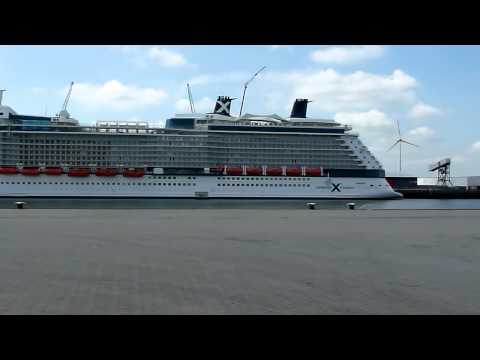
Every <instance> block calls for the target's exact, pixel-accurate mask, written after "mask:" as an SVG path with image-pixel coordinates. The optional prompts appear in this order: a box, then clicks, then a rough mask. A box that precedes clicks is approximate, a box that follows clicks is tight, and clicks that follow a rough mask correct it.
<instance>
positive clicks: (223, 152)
mask: <svg viewBox="0 0 480 360" xmlns="http://www.w3.org/2000/svg"><path fill="white" fill-rule="evenodd" d="M70 92H71V88H70V91H69V95H68V96H67V99H66V100H65V104H64V107H63V109H62V111H60V112H59V114H58V115H56V116H53V117H48V116H32V115H21V114H18V113H17V112H16V111H14V110H13V109H12V108H11V107H9V106H6V105H2V101H1V95H3V92H0V196H1V197H69V198H71V197H96V198H199V199H208V198H292V199H295V198H299V199H322V198H324V199H339V198H342V199H392V198H400V197H401V196H402V195H401V194H399V193H397V192H395V191H394V190H393V189H392V188H391V187H390V185H389V184H388V182H387V181H386V180H385V171H384V169H383V168H382V166H381V164H380V163H379V162H378V161H377V159H376V158H375V157H374V155H373V154H372V153H370V151H369V150H368V149H367V148H366V147H365V145H363V144H362V142H361V141H360V139H359V136H358V134H356V133H353V132H352V128H351V127H350V126H349V125H345V124H340V123H337V122H335V121H332V120H325V119H318V118H309V117H307V105H308V102H309V101H308V100H307V99H297V100H296V101H295V102H294V104H293V107H292V111H291V114H290V116H289V117H282V116H279V115H277V114H269V115H254V114H249V113H246V114H244V115H242V116H234V115H232V114H231V113H230V108H231V104H232V100H233V99H231V98H230V97H227V96H220V97H218V100H217V102H216V104H215V107H214V109H213V112H211V113H206V114H203V113H187V114H177V115H175V116H173V117H171V118H169V119H167V120H166V122H165V126H164V127H150V126H149V125H148V124H147V123H129V122H97V123H96V124H95V125H81V124H80V123H79V121H78V120H76V119H74V118H72V117H71V116H70V114H69V113H68V111H67V109H66V104H67V102H68V98H69V96H70Z"/></svg>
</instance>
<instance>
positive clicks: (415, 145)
mask: <svg viewBox="0 0 480 360" xmlns="http://www.w3.org/2000/svg"><path fill="white" fill-rule="evenodd" d="M401 141H402V142H404V143H406V144H409V145H413V146H416V147H420V146H418V145H415V144H412V143H411V142H408V141H406V140H403V139H402V140H401Z"/></svg>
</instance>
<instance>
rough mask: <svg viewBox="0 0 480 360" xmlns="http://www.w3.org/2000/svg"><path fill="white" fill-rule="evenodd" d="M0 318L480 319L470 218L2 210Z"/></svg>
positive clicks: (478, 251) (479, 237)
mask: <svg viewBox="0 0 480 360" xmlns="http://www.w3.org/2000/svg"><path fill="white" fill-rule="evenodd" d="M0 227H1V228H0V314H479V313H480V284H479V279H480V211H475V210H458V211H452V210H353V211H352V210H350V211H349V210H307V209H305V210H263V209H260V210H259V209H252V210H246V209H241V210H226V209H221V210H212V209H197V210H184V209H181V210H179V209H177V210H174V209H159V210H152V209H149V210H116V209H114V210H112V209H110V210H100V209H89V210H86V209H85V210H40V209H35V210H34V209H23V210H17V209H11V210H10V209H1V210H0Z"/></svg>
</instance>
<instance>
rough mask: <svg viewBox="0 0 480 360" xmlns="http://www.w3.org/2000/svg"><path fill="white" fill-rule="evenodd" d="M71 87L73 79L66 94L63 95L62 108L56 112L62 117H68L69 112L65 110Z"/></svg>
mask: <svg viewBox="0 0 480 360" xmlns="http://www.w3.org/2000/svg"><path fill="white" fill-rule="evenodd" d="M72 88H73V81H72V82H71V83H70V88H69V89H68V93H67V96H66V97H65V101H64V102H63V106H62V110H61V111H60V113H59V114H58V116H59V117H64V118H69V117H70V114H69V113H68V111H67V105H68V102H69V100H70V95H71V94H72Z"/></svg>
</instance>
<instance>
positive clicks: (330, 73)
mask: <svg viewBox="0 0 480 360" xmlns="http://www.w3.org/2000/svg"><path fill="white" fill-rule="evenodd" d="M264 78H265V80H267V81H271V82H273V83H275V84H274V85H275V86H281V87H283V88H285V89H286V91H290V97H289V98H287V99H284V100H283V101H282V103H283V104H279V106H281V105H284V106H285V103H288V104H291V103H292V102H293V100H294V99H295V98H309V99H310V100H313V103H312V104H310V106H311V107H312V108H316V109H318V110H325V111H330V112H339V111H342V112H357V111H368V110H370V109H374V108H380V107H383V106H384V105H389V104H409V105H410V104H412V103H414V102H415V98H416V94H415V89H416V87H417V81H416V80H415V79H414V78H413V77H411V76H410V75H408V74H406V73H404V72H403V71H401V70H395V71H393V72H392V74H387V75H382V74H372V73H367V72H363V71H357V72H354V73H350V74H341V73H338V72H337V71H335V70H333V69H326V70H319V71H313V72H312V71H305V72H288V73H271V72H270V73H266V74H265V76H264ZM276 83H279V84H276ZM288 106H291V105H288Z"/></svg>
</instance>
